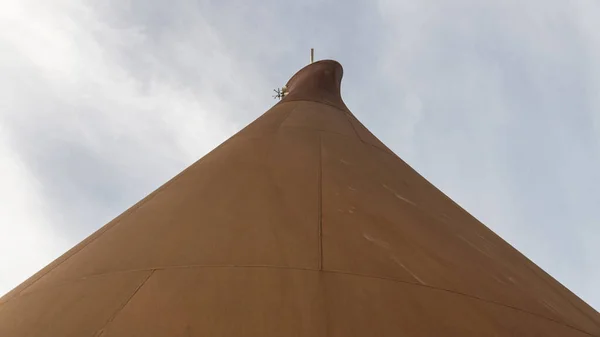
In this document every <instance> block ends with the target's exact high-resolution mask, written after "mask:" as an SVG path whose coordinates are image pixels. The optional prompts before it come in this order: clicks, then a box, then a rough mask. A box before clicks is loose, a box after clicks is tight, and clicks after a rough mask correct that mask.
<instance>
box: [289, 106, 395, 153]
mask: <svg viewBox="0 0 600 337" xmlns="http://www.w3.org/2000/svg"><path fill="white" fill-rule="evenodd" d="M292 102H311V103H318V104H323V105H327V106H329V107H332V108H334V109H337V110H339V111H341V112H343V113H344V114H345V115H346V117H351V116H350V114H351V112H350V110H344V109H341V108H340V107H337V106H335V105H331V104H328V103H324V102H319V101H312V100H308V99H297V100H292V101H287V102H281V103H279V104H285V103H292ZM355 118H356V117H355ZM348 122H349V123H350V126H351V127H352V129H354V132H355V133H356V136H357V137H358V139H359V140H360V141H361V142H362V143H363V144H366V145H369V146H372V147H374V148H376V149H378V150H380V151H383V152H384V153H387V154H389V155H395V153H390V152H389V151H391V150H389V151H388V150H386V149H382V148H380V147H379V146H377V145H374V144H371V143H368V142H366V141H364V140H363V139H362V138H361V137H360V135H359V134H358V132H357V131H356V128H355V127H354V124H352V121H348Z"/></svg>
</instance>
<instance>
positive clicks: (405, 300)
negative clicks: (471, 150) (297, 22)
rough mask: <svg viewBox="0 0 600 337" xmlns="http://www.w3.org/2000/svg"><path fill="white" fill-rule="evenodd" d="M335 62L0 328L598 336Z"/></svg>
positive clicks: (26, 291)
mask: <svg viewBox="0 0 600 337" xmlns="http://www.w3.org/2000/svg"><path fill="white" fill-rule="evenodd" d="M341 78H342V67H341V66H340V64H338V63H337V62H335V61H319V62H316V63H313V64H310V65H308V66H306V67H305V68H303V69H302V70H300V71H299V72H298V73H296V74H295V75H294V76H293V77H292V78H291V79H290V81H289V82H288V83H287V85H286V87H287V91H286V93H287V94H286V95H285V97H284V98H283V99H282V100H281V101H280V102H279V103H278V104H276V105H275V106H274V107H273V108H271V109H270V110H269V111H267V112H266V113H265V114H264V115H262V116H261V117H260V118H258V119H257V120H256V121H254V122H253V123H251V124H250V125H248V126H247V127H246V128H244V129H243V130H242V131H240V132H239V133H237V134H236V135H234V136H233V137H232V138H230V139H229V140H227V141H226V142H224V143H223V144H221V145H220V146H219V147H217V148H216V149H215V150H214V151H212V152H211V153H209V154H208V155H206V156H205V157H203V158H202V159H200V160H199V161H198V162H196V163H194V164H193V165H191V166H190V167H188V168H187V169H186V170H184V171H183V172H182V173H181V174H179V175H177V176H176V177H175V178H173V179H172V180H171V181H169V182H167V183H166V184H165V185H163V186H162V187H160V188H159V189H157V190H156V191H154V192H153V193H152V194H150V195H149V196H147V197H146V198H145V199H143V200H142V201H140V202H139V203H137V204H136V205H134V206H133V207H131V208H130V209H129V210H127V211H125V212H124V213H123V214H121V215H120V216H118V217H117V218H116V219H114V220H113V221H111V222H110V223H108V224H107V225H105V226H104V227H102V228H101V229H100V230H98V231H97V232H96V233H94V234H93V235H91V236H90V237H88V238H87V239H85V240H84V241H83V242H81V243H80V244H78V245H77V246H75V247H74V248H72V249H71V250H70V251H68V252H67V253H66V254H64V255H63V256H61V257H60V258H59V259H57V260H56V261H54V262H53V263H51V264H50V265H49V266H47V267H46V268H44V269H42V270H41V271H40V272H38V273H37V274H35V275H34V276H32V277H31V278H30V279H29V280H27V281H26V282H24V283H23V284H21V285H20V286H18V287H17V288H16V289H14V290H13V291H12V292H10V293H8V294H7V295H6V296H4V297H3V298H2V299H1V300H0V336H2V337H33V336H36V337H37V336H44V337H46V336H53V337H54V336H55V337H84V336H90V337H91V336H102V337H114V336H127V337H130V336H139V337H152V336H161V337H162V336H175V337H176V336H231V337H239V336H256V337H259V336H260V337H265V336H273V337H282V336H311V337H313V336H344V337H347V336H394V337H397V336H410V337H416V336H423V337H432V336H478V337H479V336H600V316H599V315H598V313H597V312H596V311H594V310H593V309H592V308H591V307H589V306H588V305H587V304H586V303H584V302H583V301H582V300H580V299H579V298H578V297H577V296H575V295H574V294H573V293H571V292H570V291H569V290H568V289H566V288H564V287H563V286H562V285H561V284H559V283H558V282H557V281H556V280H554V279H553V278H552V277H550V276H549V275H547V274H546V273H544V272H543V271H542V270H541V269H540V268H538V267H537V266H536V265H535V264H533V263H532V262H531V261H529V260H528V259H527V258H525V257H524V256H523V255H521V254H520V253H519V252H518V251H516V250H515V249H514V248H512V247H511V246H510V245H509V244H507V243H506V242H505V241H503V240H502V239H501V238H499V237H498V236H497V235H495V234H494V233H493V232H492V231H490V230H489V229H488V228H486V227H485V226H484V225H483V224H481V223H479V222H478V221H477V220H476V219H474V218H473V217H472V216H470V215H469V214H468V213H466V212H465V211H464V210H462V209H461V208H460V207H459V206H457V205H456V204H455V203H454V202H452V200H450V199H449V198H448V197H446V196H445V195H444V194H443V193H441V192H440V191H439V190H437V189H436V188H435V187H434V186H432V185H431V184H430V183H429V182H427V181H426V180H425V179H424V178H423V177H421V176H420V175H419V174H417V173H416V172H415V171H414V170H413V169H412V168H411V167H410V166H408V165H407V164H406V163H404V162H403V161H402V160H401V159H400V158H399V157H397V156H396V155H395V154H394V153H393V152H392V151H390V150H389V149H388V148H387V147H386V146H385V145H384V144H382V143H381V142H380V141H379V140H378V139H377V138H376V137H375V136H373V135H372V134H371V133H370V132H369V130H367V129H366V128H365V127H364V126H363V125H362V124H361V123H360V122H359V121H358V120H357V119H356V118H355V117H354V116H353V115H352V113H351V112H350V111H349V110H348V108H347V107H346V106H345V105H344V102H343V101H342V99H341V96H340V82H341Z"/></svg>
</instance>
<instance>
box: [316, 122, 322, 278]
mask: <svg viewBox="0 0 600 337" xmlns="http://www.w3.org/2000/svg"><path fill="white" fill-rule="evenodd" d="M318 189H319V193H318V196H317V198H318V207H319V208H318V216H319V218H318V221H319V247H318V251H319V270H323V134H322V133H321V132H319V171H318Z"/></svg>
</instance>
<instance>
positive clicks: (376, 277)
mask: <svg viewBox="0 0 600 337" xmlns="http://www.w3.org/2000/svg"><path fill="white" fill-rule="evenodd" d="M193 268H202V269H204V268H215V269H216V268H265V269H280V270H297V271H309V272H317V273H318V272H323V273H330V274H338V275H348V276H355V277H362V278H369V279H378V280H384V281H389V282H394V283H401V284H406V285H413V286H418V287H422V288H426V289H431V290H439V291H444V292H448V293H451V294H454V295H459V296H464V297H467V298H471V299H473V300H477V301H481V302H484V303H490V304H493V305H497V306H501V307H504V308H508V309H512V310H516V311H519V312H523V313H526V314H529V315H532V316H535V317H538V318H541V319H545V320H548V321H551V322H554V323H556V324H559V325H563V326H565V327H568V328H571V329H573V330H577V331H579V332H582V333H585V334H587V335H589V336H593V337H600V336H596V335H594V334H592V333H589V332H587V331H585V330H583V329H580V328H578V327H575V326H573V325H570V324H568V323H565V322H561V321H558V320H555V319H553V318H549V317H546V316H544V315H541V314H537V313H533V312H530V311H527V310H525V309H521V308H519V307H515V306H512V305H509V304H504V303H500V302H496V301H493V300H489V299H485V298H481V297H477V296H475V295H470V294H466V293H462V292H460V291H456V290H451V289H446V288H440V287H434V286H430V285H425V284H421V283H414V282H410V281H405V280H400V279H394V278H389V277H385V276H374V275H365V274H360V273H353V272H346V271H341V270H325V269H323V270H318V269H312V268H300V267H290V266H275V265H182V266H163V267H152V268H143V269H130V270H118V271H111V272H105V273H98V274H91V275H87V276H84V277H81V278H78V279H74V280H68V281H64V282H58V283H57V284H55V286H59V285H65V284H69V283H73V282H78V281H85V280H87V279H90V278H96V277H102V276H107V275H113V274H123V273H135V272H145V271H151V272H152V273H154V272H155V271H161V270H170V269H193ZM47 288H53V287H52V286H46V287H42V288H41V289H37V290H34V291H31V292H29V293H26V294H22V295H21V294H19V295H18V296H15V298H17V297H22V296H27V295H30V294H33V293H36V292H38V291H41V290H44V289H47Z"/></svg>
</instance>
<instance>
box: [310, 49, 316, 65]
mask: <svg viewBox="0 0 600 337" xmlns="http://www.w3.org/2000/svg"><path fill="white" fill-rule="evenodd" d="M313 62H315V48H310V63H313Z"/></svg>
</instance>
